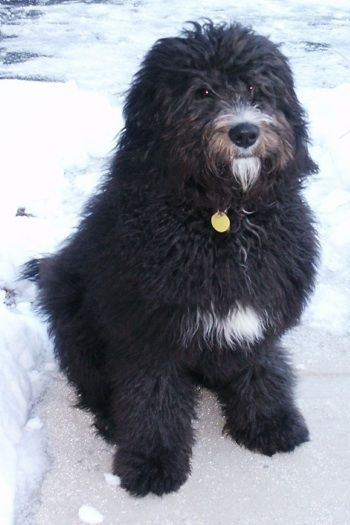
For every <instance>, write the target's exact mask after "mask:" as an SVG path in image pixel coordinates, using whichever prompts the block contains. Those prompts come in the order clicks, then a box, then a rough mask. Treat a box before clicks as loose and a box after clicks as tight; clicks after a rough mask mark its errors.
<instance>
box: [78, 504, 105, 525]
mask: <svg viewBox="0 0 350 525" xmlns="http://www.w3.org/2000/svg"><path fill="white" fill-rule="evenodd" d="M79 519H80V521H82V522H83V523H89V524H91V525H94V524H95V523H102V522H103V520H104V518H103V516H102V514H101V513H100V512H99V511H98V510H96V509H95V508H94V507H91V506H90V505H82V506H81V507H80V509H79Z"/></svg>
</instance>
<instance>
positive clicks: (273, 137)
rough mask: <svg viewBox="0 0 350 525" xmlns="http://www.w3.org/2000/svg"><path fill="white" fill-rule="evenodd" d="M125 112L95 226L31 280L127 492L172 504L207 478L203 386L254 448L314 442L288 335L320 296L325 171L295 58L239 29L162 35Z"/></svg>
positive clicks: (92, 212) (95, 208)
mask: <svg viewBox="0 0 350 525" xmlns="http://www.w3.org/2000/svg"><path fill="white" fill-rule="evenodd" d="M124 114H125V128H124V130H123V132H122V134H121V136H120V139H119V144H118V148H117V152H116V154H115V157H114V161H113V164H112V167H111V170H110V173H109V176H108V177H107V178H106V180H105V182H104V184H103V186H102V188H101V190H100V191H99V192H98V194H97V195H96V196H94V198H93V199H92V200H91V201H90V203H89V205H88V207H87V209H86V212H85V215H84V218H83V220H82V222H81V224H80V226H79V228H78V231H77V232H76V233H75V234H74V235H73V236H72V238H70V239H69V241H68V242H67V243H66V245H65V246H64V247H63V249H61V251H59V253H57V254H55V255H53V256H52V257H48V258H44V259H42V260H41V261H39V263H35V262H33V261H32V262H31V263H29V266H28V267H27V276H31V277H32V278H33V277H34V274H35V273H36V271H37V272H38V274H39V277H40V278H39V287H40V296H39V297H40V299H39V300H40V304H41V306H42V308H43V310H44V312H45V313H46V314H47V316H48V319H49V323H50V328H51V332H52V334H53V336H54V340H55V345H56V350H57V354H58V357H59V360H60V363H61V365H62V369H63V370H64V371H65V373H66V374H67V377H68V379H69V381H70V382H71V383H72V384H73V385H74V386H75V387H76V390H77V392H78V395H79V403H80V406H81V407H85V408H87V409H89V410H91V411H92V412H93V414H94V416H95V422H96V426H97V428H98V429H99V431H100V432H101V433H102V435H104V437H105V438H106V439H108V440H109V441H111V442H113V443H116V444H117V445H118V448H117V452H116V456H115V462H114V472H115V473H116V474H118V475H119V476H120V478H121V484H122V486H123V487H124V488H126V489H127V490H128V491H129V492H131V493H132V494H135V495H144V494H147V493H148V492H154V493H155V494H159V495H160V494H163V493H166V492H170V491H174V490H177V489H178V488H179V487H180V486H181V485H182V484H183V483H184V481H185V480H186V478H187V476H188V474H189V472H190V457H191V448H192V445H193V430H192V420H193V418H194V417H195V404H196V392H197V391H198V390H197V388H196V385H198V384H200V385H204V386H205V387H207V388H210V389H211V390H213V391H214V392H215V393H216V395H217V397H218V400H219V402H220V404H221V406H222V410H223V413H224V416H225V418H226V425H225V431H226V433H227V434H228V435H229V436H231V437H232V439H233V440H235V441H236V442H237V443H239V444H240V445H244V446H245V447H247V448H248V449H250V450H254V451H258V452H261V453H263V454H267V455H269V456H270V455H272V454H274V453H275V452H280V451H291V450H293V449H294V448H295V447H296V446H297V445H300V444H301V443H303V442H305V441H307V440H308V430H307V427H306V425H305V422H304V420H303V417H302V416H301V414H300V412H299V411H298V409H297V408H296V406H295V403H294V399H293V383H294V379H293V373H292V370H291V367H290V365H289V364H288V359H287V357H286V355H285V352H284V351H283V349H282V348H281V347H280V345H279V339H280V337H281V335H282V334H283V333H284V332H285V331H286V330H288V329H289V328H290V327H292V326H293V325H295V324H296V323H297V321H298V320H299V318H300V315H301V312H302V310H303V307H304V305H305V303H306V301H307V298H308V296H309V294H310V292H311V290H312V288H313V283H314V276H315V265H316V259H317V241H316V236H315V231H314V228H313V225H312V223H313V219H312V215H311V212H310V210H309V208H308V206H307V205H306V203H305V201H304V200H303V197H302V194H301V189H302V184H303V180H304V179H305V177H306V176H307V175H309V174H310V173H312V172H315V171H316V165H315V164H314V163H313V161H312V160H311V159H310V157H309V154H308V149H307V142H308V138H307V129H306V124H305V119H304V113H303V110H302V108H301V107H300V104H299V102H298V99H297V97H296V94H295V92H294V88H293V79H292V75H291V70H290V68H289V65H288V62H287V60H286V58H285V57H284V56H283V55H282V53H281V52H280V51H279V49H278V47H277V46H276V45H274V44H273V43H271V42H270V41H269V40H268V39H267V38H265V37H263V36H260V35H257V34H256V33H255V32H253V31H252V30H250V29H247V28H244V27H242V26H241V25H238V24H232V25H214V24H213V23H211V22H207V23H204V24H203V25H199V24H198V23H194V24H193V25H192V26H191V29H190V30H186V31H184V32H183V33H182V34H181V36H180V37H177V38H164V39H161V40H159V41H158V42H156V43H155V45H154V46H153V48H152V49H151V50H150V52H149V53H148V54H147V55H146V57H145V59H144V62H143V64H142V66H141V69H140V71H139V72H138V73H137V74H136V76H135V78H134V81H133V83H132V86H131V89H130V91H129V94H128V97H127V100H126V105H125V112H124ZM36 264H37V268H36V267H35V266H36Z"/></svg>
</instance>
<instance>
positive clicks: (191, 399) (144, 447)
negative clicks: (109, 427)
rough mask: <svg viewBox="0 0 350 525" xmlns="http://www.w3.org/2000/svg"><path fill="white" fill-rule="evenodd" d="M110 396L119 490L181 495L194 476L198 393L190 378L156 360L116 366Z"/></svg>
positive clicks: (177, 369)
mask: <svg viewBox="0 0 350 525" xmlns="http://www.w3.org/2000/svg"><path fill="white" fill-rule="evenodd" d="M158 357H159V356H158ZM157 361H158V362H157ZM112 396H113V399H112V406H113V419H114V421H113V422H114V428H115V441H116V443H117V445H118V449H117V452H116V456H115V460H114V472H115V474H117V475H118V476H119V477H120V478H121V486H122V487H123V488H125V489H127V490H128V491H129V492H130V493H131V494H133V495H136V496H144V495H145V494H147V493H149V492H153V493H155V494H157V495H159V496H160V495H162V494H164V493H168V492H172V491H175V490H177V489H178V488H179V487H180V486H181V485H182V484H183V483H184V482H185V481H186V479H187V476H188V474H189V473H190V457H191V449H192V444H193V430H192V419H193V417H194V415H195V414H194V409H195V388H194V386H193V385H192V383H191V380H190V378H189V377H188V375H187V373H186V372H185V371H183V370H181V369H180V368H179V367H178V366H177V365H175V364H173V363H170V362H164V361H163V360H162V359H160V360H159V359H158V360H156V359H155V358H153V359H152V355H150V356H149V358H148V359H147V361H146V360H142V361H141V360H140V362H137V361H135V360H128V362H127V363H126V362H125V363H124V364H123V363H118V370H117V378H116V380H115V381H114V387H113V394H112Z"/></svg>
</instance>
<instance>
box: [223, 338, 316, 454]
mask: <svg viewBox="0 0 350 525" xmlns="http://www.w3.org/2000/svg"><path fill="white" fill-rule="evenodd" d="M293 387H294V377H293V372H292V369H291V367H290V365H289V363H288V360H287V358H286V356H285V355H284V352H283V350H282V349H281V348H279V347H278V345H277V344H275V342H271V341H269V342H265V343H264V344H262V345H260V346H259V347H258V348H257V349H256V350H255V351H254V353H251V354H250V355H249V356H247V357H246V358H243V359H242V362H241V365H240V366H239V367H238V369H237V370H236V373H235V375H234V377H232V380H231V382H229V384H226V385H225V386H224V387H220V388H218V389H217V393H218V396H219V400H220V402H221V405H222V407H223V412H224V415H225V417H226V425H225V431H226V432H227V433H228V434H229V435H230V436H231V437H232V438H233V439H234V440H235V441H236V442H237V443H238V444H240V445H244V446H245V447H247V448H248V449H250V450H254V451H258V452H261V453H263V454H266V455H268V456H272V455H273V454H274V453H275V452H289V451H292V450H293V449H294V448H295V447H296V446H298V445H300V444H301V443H304V442H305V441H308V439H309V433H308V429H307V427H306V424H305V421H304V419H303V417H302V415H301V414H300V412H299V410H298V409H297V407H296V406H295V403H294V399H293Z"/></svg>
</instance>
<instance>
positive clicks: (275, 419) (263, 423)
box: [226, 410, 309, 456]
mask: <svg viewBox="0 0 350 525" xmlns="http://www.w3.org/2000/svg"><path fill="white" fill-rule="evenodd" d="M226 430H227V431H228V433H229V434H230V435H231V436H232V438H233V439H234V440H235V441H236V442H237V443H238V444H239V445H243V446H245V447H246V448H248V449H249V450H252V451H254V452H261V453H262V454H265V455H266V456H272V455H273V454H275V453H276V452H291V451H292V450H294V449H295V447H297V446H299V445H301V444H302V443H305V442H306V441H309V431H308V428H307V426H306V424H305V421H304V418H303V416H302V415H301V414H300V413H299V412H298V411H297V410H289V411H287V410H283V411H281V412H279V413H278V414H276V415H274V416H271V417H262V416H260V417H257V418H256V419H255V421H254V423H251V424H249V425H247V426H246V427H245V428H244V429H234V430H231V429H227V427H226Z"/></svg>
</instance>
